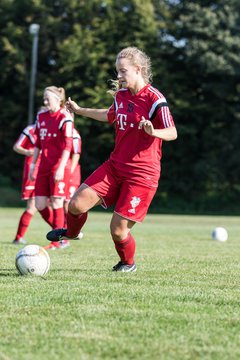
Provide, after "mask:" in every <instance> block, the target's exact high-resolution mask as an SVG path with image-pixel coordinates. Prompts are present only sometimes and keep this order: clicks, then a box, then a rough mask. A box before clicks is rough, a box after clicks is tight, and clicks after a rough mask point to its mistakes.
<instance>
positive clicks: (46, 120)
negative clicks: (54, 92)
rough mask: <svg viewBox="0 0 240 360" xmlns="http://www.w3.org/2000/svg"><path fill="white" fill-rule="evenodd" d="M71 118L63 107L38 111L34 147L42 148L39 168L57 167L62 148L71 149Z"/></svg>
mask: <svg viewBox="0 0 240 360" xmlns="http://www.w3.org/2000/svg"><path fill="white" fill-rule="evenodd" d="M72 132H73V118H72V116H71V114H70V113H69V112H68V111H66V110H65V109H63V108H61V109H59V110H58V111H56V112H55V113H50V112H49V111H42V112H39V113H38V115H37V120H36V134H37V142H36V147H38V148H39V149H41V150H42V157H41V163H40V166H39V170H40V171H41V170H55V169H57V167H58V165H59V163H60V161H61V157H62V152H63V150H68V151H69V152H71V149H72Z"/></svg>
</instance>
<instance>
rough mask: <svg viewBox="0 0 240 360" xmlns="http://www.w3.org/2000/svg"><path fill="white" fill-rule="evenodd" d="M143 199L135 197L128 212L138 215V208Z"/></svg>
mask: <svg viewBox="0 0 240 360" xmlns="http://www.w3.org/2000/svg"><path fill="white" fill-rule="evenodd" d="M140 202H141V199H140V198H139V197H137V196H133V197H132V200H131V201H130V204H131V209H129V210H128V212H130V213H131V214H135V213H136V207H137V206H138V205H139V204H140Z"/></svg>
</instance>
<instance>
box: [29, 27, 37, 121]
mask: <svg viewBox="0 0 240 360" xmlns="http://www.w3.org/2000/svg"><path fill="white" fill-rule="evenodd" d="M39 28H40V25H38V24H31V25H30V27H29V32H30V34H31V35H32V37H33V42H32V61H31V78H30V87H29V106H28V124H32V123H33V110H34V95H35V86H36V74H37V54H38V32H39Z"/></svg>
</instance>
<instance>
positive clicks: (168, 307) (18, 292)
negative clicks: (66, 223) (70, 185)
mask: <svg viewBox="0 0 240 360" xmlns="http://www.w3.org/2000/svg"><path fill="white" fill-rule="evenodd" d="M21 212H22V209H0V223H1V240H0V241H1V243H0V254H1V262H0V264H1V265H0V360H10V359H11V360H40V359H41V360H42V359H46V360H58V359H62V360H75V359H76V360H92V359H93V360H95V359H96V360H98V359H109V360H112V359H119V360H120V359H121V360H125V359H126V360H128V359H129V360H130V359H139V360H144V359H149V360H150V359H151V360H155V359H156V360H157V359H159V360H162V359H163V360H165V359H169V360H172V359H174V360H175V359H176V360H184V359H191V360H192V359H193V360H195V359H204V360H205V359H206V360H207V359H216V360H220V359H221V360H224V359H226V360H234V359H236V360H237V359H240V306H239V305H240V237H239V228H240V220H239V218H237V217H214V216H173V215H171V216H168V215H148V216H147V218H146V220H145V221H144V223H143V224H142V225H136V227H135V229H134V230H133V234H134V236H135V238H136V241H137V255H136V263H137V265H138V270H137V272H136V273H130V274H121V273H113V272H111V268H112V266H113V265H114V264H115V263H116V262H117V261H118V258H117V256H116V253H115V250H114V246H113V244H112V241H111V239H110V236H109V231H108V227H109V220H110V216H111V214H109V213H94V212H91V213H90V215H89V219H88V223H87V224H86V226H85V228H84V238H83V239H82V240H81V242H72V246H71V247H70V248H68V249H65V250H56V251H52V252H49V255H50V257H51V268H50V271H49V273H48V274H47V276H46V277H45V279H42V278H38V277H31V276H30V277H22V276H19V275H18V274H17V271H16V269H15V263H14V261H15V255H16V253H17V251H18V250H19V247H17V246H14V245H12V244H11V241H12V239H13V237H14V235H15V231H16V226H17V222H18V219H19V216H20V214H21ZM215 226H224V227H226V228H227V230H228V232H229V239H228V241H227V242H226V243H218V242H215V241H213V240H211V231H212V229H213V228H214V227H215ZM48 230H49V228H48V226H47V225H46V224H45V223H44V222H43V221H42V220H41V218H40V217H39V215H36V216H35V217H34V218H33V220H32V223H31V226H30V228H29V231H28V233H27V235H26V239H27V240H28V243H29V244H30V243H31V244H40V245H45V244H46V242H47V241H46V240H45V233H46V232H47V231H48Z"/></svg>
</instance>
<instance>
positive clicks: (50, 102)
mask: <svg viewBox="0 0 240 360" xmlns="http://www.w3.org/2000/svg"><path fill="white" fill-rule="evenodd" d="M43 103H44V105H45V106H46V108H47V109H48V110H49V111H50V112H56V111H58V110H59V109H60V99H58V98H57V96H55V95H54V94H52V93H51V92H50V91H45V92H44V94H43Z"/></svg>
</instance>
